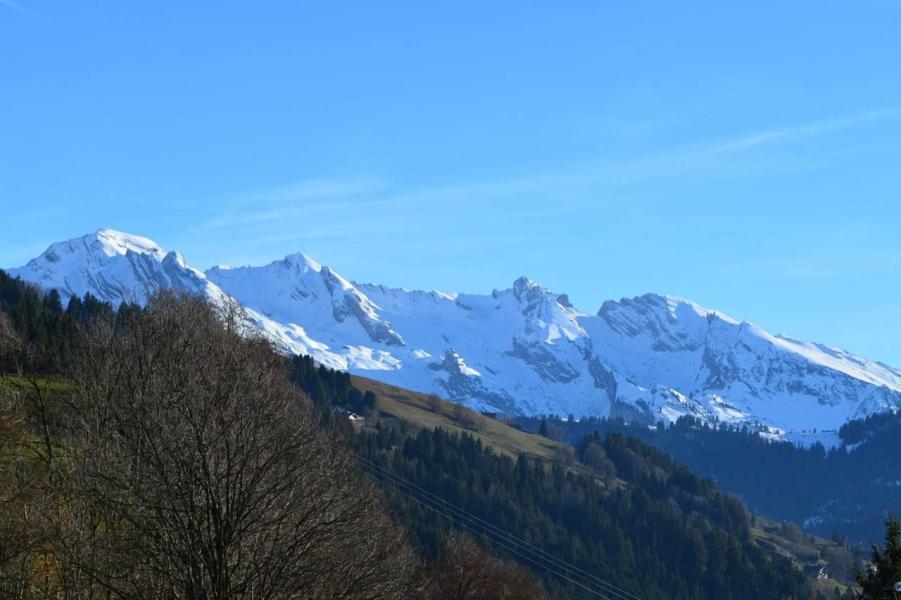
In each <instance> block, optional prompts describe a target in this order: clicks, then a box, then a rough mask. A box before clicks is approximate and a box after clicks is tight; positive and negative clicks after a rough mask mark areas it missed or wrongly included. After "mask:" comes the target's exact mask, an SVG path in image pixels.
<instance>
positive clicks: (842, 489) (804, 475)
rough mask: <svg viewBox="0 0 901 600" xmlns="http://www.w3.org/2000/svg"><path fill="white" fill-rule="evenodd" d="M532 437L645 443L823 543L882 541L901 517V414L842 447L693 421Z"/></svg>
mask: <svg viewBox="0 0 901 600" xmlns="http://www.w3.org/2000/svg"><path fill="white" fill-rule="evenodd" d="M521 424H522V426H523V427H524V428H525V429H527V430H531V431H535V432H544V433H545V434H546V435H549V436H553V437H557V438H559V439H564V440H566V441H568V442H570V443H572V444H579V440H581V439H583V438H584V436H586V435H589V434H591V433H593V432H598V433H601V434H608V433H622V434H625V435H628V436H631V437H635V438H638V439H641V440H642V441H644V442H645V443H648V444H650V445H652V446H654V447H656V448H659V449H660V450H662V451H664V452H665V453H667V454H668V455H670V456H672V457H674V458H675V459H676V460H678V461H679V462H680V463H682V464H684V465H686V466H688V467H689V468H690V469H691V470H692V471H694V472H695V473H698V474H700V475H702V476H705V477H710V478H712V479H714V480H715V481H716V482H717V484H718V485H719V487H720V488H722V489H723V490H725V491H727V492H730V493H733V494H736V495H738V496H739V497H741V499H742V500H743V501H744V502H745V503H746V504H747V505H748V507H749V508H750V509H751V510H753V511H754V512H757V513H760V514H763V515H766V516H768V517H770V518H773V519H776V520H780V521H782V520H787V521H793V522H797V523H805V525H806V527H807V528H808V529H809V530H810V531H811V532H814V533H817V534H819V535H823V536H832V535H834V534H838V535H840V536H841V537H844V538H847V539H848V540H849V541H851V542H852V543H869V542H871V541H874V540H877V539H879V538H880V537H881V535H882V529H883V521H884V518H885V514H886V512H888V513H894V514H901V485H899V483H898V482H901V462H899V461H898V456H901V414H898V413H894V414H893V413H883V414H879V415H873V416H871V417H869V418H867V419H864V420H858V421H851V422H849V423H847V424H846V425H844V426H843V427H842V428H841V430H839V432H838V435H839V437H840V439H841V441H842V442H843V443H842V444H841V445H839V446H837V447H835V448H831V449H829V450H826V448H825V447H824V446H823V445H822V444H819V443H816V444H813V445H811V446H809V447H803V446H800V445H797V444H793V443H790V442H779V441H775V442H774V441H770V440H766V439H764V438H761V437H760V436H759V435H758V434H757V433H756V432H754V431H750V430H748V429H747V428H738V427H734V426H726V425H721V426H718V427H711V426H709V425H707V424H705V423H703V422H700V421H698V420H697V419H693V418H691V417H683V418H682V419H680V420H679V421H677V422H676V423H673V424H671V425H664V424H663V423H659V424H658V426H657V427H656V428H655V429H650V428H648V427H646V426H643V425H640V424H633V423H626V422H624V421H622V420H619V419H617V420H602V419H585V420H582V421H579V422H574V421H570V420H565V419H555V418H546V419H541V420H539V419H523V420H522V421H521Z"/></svg>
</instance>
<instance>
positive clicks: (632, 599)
mask: <svg viewBox="0 0 901 600" xmlns="http://www.w3.org/2000/svg"><path fill="white" fill-rule="evenodd" d="M358 458H359V459H360V460H362V461H365V462H366V463H367V464H368V465H370V466H372V467H373V468H375V469H379V470H380V471H381V472H383V473H384V474H385V475H386V476H388V477H393V478H395V479H397V480H399V481H401V482H403V483H404V484H405V485H407V486H409V487H411V488H414V489H415V490H417V491H418V492H419V493H421V494H424V495H426V496H428V497H430V498H432V499H434V501H436V502H438V503H439V504H440V505H442V506H443V507H446V508H447V509H449V510H452V511H455V512H457V513H461V514H462V515H463V516H465V517H466V518H469V519H471V520H473V521H476V522H477V523H478V524H479V525H481V526H483V527H486V528H488V529H490V530H492V531H493V532H495V533H496V535H502V536H504V537H505V538H509V540H510V541H511V542H513V543H516V544H518V545H520V546H524V547H526V549H527V550H529V551H532V552H534V553H536V554H538V555H539V556H542V557H543V558H544V559H545V560H547V561H551V562H554V563H557V566H558V567H560V568H563V569H566V570H568V571H570V572H572V573H573V574H574V575H576V576H580V577H582V578H585V579H589V580H591V581H593V582H594V583H596V584H597V585H599V586H601V587H602V588H605V591H607V592H609V593H613V594H616V595H617V596H619V597H620V598H623V599H624V600H640V599H639V598H638V596H635V595H634V594H632V593H630V592H627V591H626V590H624V589H622V588H620V587H618V586H615V585H613V584H612V583H609V582H606V581H604V580H603V579H601V578H600V577H598V576H597V575H594V574H593V573H588V572H587V571H584V570H582V569H580V568H578V567H576V566H574V565H572V564H570V563H568V562H566V561H564V560H563V559H561V558H558V557H556V556H554V555H552V554H549V553H548V552H546V551H545V550H543V549H542V548H539V547H537V546H535V545H534V544H531V543H530V542H528V541H526V540H524V539H522V538H519V537H517V536H515V535H513V534H512V533H509V532H507V531H505V530H503V529H501V528H500V527H497V526H496V525H494V524H493V523H490V522H488V521H486V520H484V519H482V518H480V517H478V516H476V515H474V514H472V513H471V512H469V511H466V510H465V509H462V508H459V507H457V506H455V505H453V504H451V503H450V502H449V501H447V500H445V499H444V498H441V497H440V496H436V495H435V494H433V493H431V492H429V491H428V490H426V489H424V488H422V487H420V486H418V485H416V484H415V483H412V482H410V481H408V480H405V479H403V478H402V477H401V476H399V475H397V474H395V473H393V472H392V471H390V470H389V469H387V468H386V467H382V466H381V465H379V464H377V463H375V462H373V461H371V460H369V459H367V458H365V457H362V456H359V455H358Z"/></svg>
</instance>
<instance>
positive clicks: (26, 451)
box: [0, 280, 545, 600]
mask: <svg viewBox="0 0 901 600" xmlns="http://www.w3.org/2000/svg"><path fill="white" fill-rule="evenodd" d="M11 281H12V285H10V281H6V282H5V283H6V284H7V288H6V290H7V291H8V290H9V289H11V288H13V289H14V288H15V287H16V286H18V285H20V284H21V282H16V281H15V280H11ZM17 291H18V292H22V291H24V294H20V295H19V297H18V299H16V297H13V296H12V294H9V295H6V296H5V300H6V304H5V305H4V311H3V312H2V313H0V317H2V325H3V329H2V330H0V342H2V343H0V354H2V358H3V360H4V363H3V364H4V365H8V364H13V366H14V367H15V368H14V369H12V370H7V369H5V368H4V371H3V372H2V373H0V375H2V377H0V506H2V510H0V597H2V598H11V599H17V600H26V599H32V598H41V599H50V598H53V599H60V598H63V599H79V600H81V599H85V600H89V599H94V598H97V599H100V598H102V599H104V600H109V599H111V598H121V599H125V598H129V599H130V598H138V599H140V598H148V599H151V598H152V599H154V600H158V599H169V598H172V599H176V598H185V599H188V598H190V599H195V600H202V599H222V600H224V599H226V598H228V599H240V598H247V599H257V598H262V599H277V598H286V599H287V598H297V597H303V598H323V599H325V598H328V599H340V598H346V599H351V598H353V599H358V598H371V599H376V598H386V599H389V598H396V599H404V598H414V599H417V598H419V599H423V600H433V599H435V600H437V599H444V598H461V599H462V598H473V599H475V598H497V599H511V600H512V599H514V598H517V599H519V598H522V599H530V598H536V599H537V598H543V597H544V596H545V595H544V592H543V591H542V589H541V587H540V586H539V585H538V583H537V582H536V580H535V579H534V577H533V576H532V575H531V574H530V573H528V572H527V571H524V570H523V569H522V568H521V567H519V566H517V565H515V564H513V563H511V562H509V561H505V560H503V559H500V558H498V557H495V556H493V555H490V554H488V553H486V552H485V551H484V550H482V549H481V548H479V547H478V546H476V545H474V544H473V543H472V542H471V541H470V540H468V539H467V538H465V537H460V536H454V537H449V538H447V539H445V540H442V548H441V552H440V553H439V555H438V556H437V557H436V558H435V559H434V560H432V561H429V562H428V563H427V562H425V561H423V560H421V559H420V558H419V556H418V555H417V553H416V552H414V550H413V548H412V546H411V545H410V543H409V542H408V539H407V536H406V534H405V532H404V529H403V528H402V527H401V526H399V524H398V523H397V522H396V521H394V520H393V519H392V518H391V516H390V513H389V511H388V509H387V507H386V504H385V501H384V498H383V495H382V493H381V492H380V491H379V490H378V489H377V487H376V486H375V485H374V484H373V483H372V482H371V481H370V480H369V479H368V478H367V477H365V476H364V475H363V474H362V473H361V472H360V471H359V469H358V468H357V464H356V459H355V458H354V456H353V455H352V453H351V452H349V451H348V450H347V448H346V445H345V444H342V443H340V440H339V439H336V437H340V436H336V435H335V434H336V432H337V433H340V432H338V431H337V430H327V429H323V427H322V426H321V425H320V423H319V422H318V420H317V411H316V410H315V409H314V408H313V406H312V404H311V403H310V401H309V399H308V398H307V397H306V396H305V395H304V394H302V393H301V392H299V391H298V389H297V388H296V387H295V386H293V385H291V383H290V381H289V371H290V364H289V361H288V360H286V359H285V358H284V357H283V356H280V355H278V354H276V353H275V352H273V351H272V348H271V347H270V345H269V343H268V342H266V341H265V340H262V339H259V338H257V337H254V335H252V330H250V329H248V325H247V324H246V323H245V322H244V320H243V318H242V315H241V314H240V312H239V311H236V310H233V309H229V308H226V309H225V310H222V311H219V310H215V309H213V308H212V307H211V306H209V305H208V304H207V303H206V302H204V301H203V300H202V299H199V298H188V297H176V296H173V295H167V294H162V295H158V296H156V297H154V298H152V299H151V301H150V303H149V304H148V306H147V307H146V308H144V309H137V308H134V307H126V308H124V309H117V310H113V309H112V307H109V306H106V307H105V308H102V309H101V310H99V311H97V314H96V315H95V318H92V319H90V320H88V319H85V320H83V321H80V320H79V319H75V317H74V316H73V317H72V320H71V321H69V320H68V318H67V317H66V311H65V310H62V311H61V309H60V307H59V306H58V305H57V304H58V303H54V302H53V301H49V302H45V299H46V296H44V295H42V294H40V293H39V292H36V291H34V290H28V289H25V290H15V289H14V293H15V292H17ZM35 294H37V295H36V296H35ZM35 299H38V300H40V302H37V303H34V302H33V300H35ZM22 303H27V305H28V307H27V309H24V308H23V307H22ZM83 304H84V303H83ZM88 304H90V301H89V302H88ZM70 306H73V304H72V303H70ZM7 310H9V312H8V313H7V312H6V311H7ZM21 315H26V318H21ZM28 315H30V316H28ZM54 319H56V321H55V320H54ZM33 320H37V321H38V322H37V323H34V322H32V321H33ZM58 321H62V322H64V323H65V322H68V323H72V324H75V326H76V328H77V331H75V332H74V335H73V336H72V337H71V338H69V339H68V340H66V350H65V352H60V351H59V350H60V348H61V347H62V346H60V345H59V342H60V341H61V337H63V334H61V333H59V331H60V330H59V329H56V328H55V327H53V326H48V327H45V326H44V325H45V324H52V323H55V322H58ZM23 357H27V358H28V359H29V360H31V359H35V361H36V362H32V363H29V364H22V363H21V362H20V360H21V359H22V358H23ZM34 365H40V366H41V368H46V369H49V368H51V367H53V368H55V369H58V370H56V371H53V372H49V371H34V370H31V369H30V367H31V366H34Z"/></svg>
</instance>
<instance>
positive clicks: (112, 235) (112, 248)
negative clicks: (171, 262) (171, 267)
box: [81, 229, 177, 259]
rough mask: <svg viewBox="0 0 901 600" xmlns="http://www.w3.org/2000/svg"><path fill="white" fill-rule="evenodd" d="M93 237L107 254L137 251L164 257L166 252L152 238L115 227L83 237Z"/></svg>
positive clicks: (99, 230)
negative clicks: (118, 229) (125, 231)
mask: <svg viewBox="0 0 901 600" xmlns="http://www.w3.org/2000/svg"><path fill="white" fill-rule="evenodd" d="M92 237H93V239H94V240H96V242H97V243H98V244H99V247H100V248H101V250H102V251H103V252H104V254H106V255H107V256H116V255H117V254H120V255H124V254H127V253H129V252H137V253H138V254H149V255H152V256H154V257H156V258H159V259H162V258H163V257H164V256H165V254H166V252H165V251H164V250H163V249H162V248H160V246H159V244H157V243H156V242H154V241H153V240H151V239H148V238H145V237H141V236H138V235H132V234H130V233H124V232H122V231H116V230H115V229H98V230H97V232H96V233H94V234H93V236H91V235H86V236H84V237H83V238H81V239H84V240H89V239H91V238H92ZM176 254H177V253H176Z"/></svg>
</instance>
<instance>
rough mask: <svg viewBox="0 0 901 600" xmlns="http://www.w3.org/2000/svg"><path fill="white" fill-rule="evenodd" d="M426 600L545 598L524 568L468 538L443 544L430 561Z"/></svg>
mask: <svg viewBox="0 0 901 600" xmlns="http://www.w3.org/2000/svg"><path fill="white" fill-rule="evenodd" d="M428 598H429V600H546V599H547V596H546V594H545V593H544V591H543V590H542V588H541V585H540V584H539V583H538V581H537V580H536V579H535V576H534V575H533V574H532V573H531V572H530V571H529V570H528V569H526V568H524V567H522V566H520V565H517V564H514V563H510V562H507V561H504V560H502V559H500V558H498V557H496V556H494V555H491V554H488V553H487V552H485V551H484V550H482V549H481V548H480V547H479V545H478V544H476V543H475V542H474V541H473V540H472V538H470V537H468V536H461V537H457V538H454V539H451V540H449V541H448V542H447V543H445V544H444V547H443V548H442V551H441V558H440V560H438V561H437V562H436V563H435V564H434V565H432V567H431V569H430V573H429V583H428Z"/></svg>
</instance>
